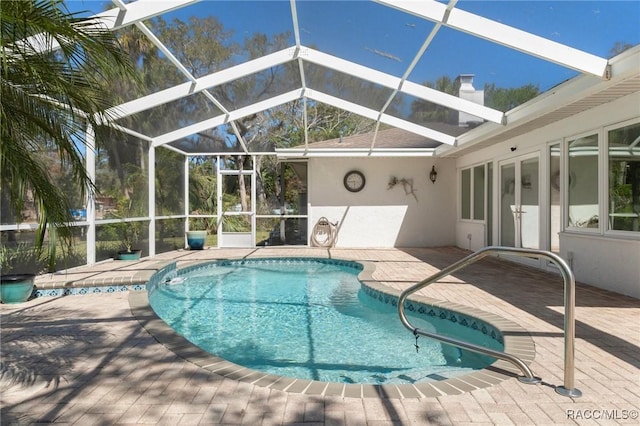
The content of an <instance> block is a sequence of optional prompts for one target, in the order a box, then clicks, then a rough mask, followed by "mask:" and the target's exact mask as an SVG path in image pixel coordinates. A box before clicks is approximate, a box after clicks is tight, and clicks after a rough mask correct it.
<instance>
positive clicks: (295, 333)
mask: <svg viewBox="0 0 640 426" xmlns="http://www.w3.org/2000/svg"><path fill="white" fill-rule="evenodd" d="M360 269H361V267H360V265H358V264H356V263H353V262H337V261H330V260H323V259H312V260H309V259H299V260H295V259H288V260H275V259H272V260H260V261H243V262H219V263H214V264H209V265H207V266H206V267H203V268H199V269H197V270H193V271H191V272H188V273H186V274H185V275H181V276H180V277H179V278H178V279H173V280H171V282H169V283H161V284H158V285H157V286H156V287H154V288H151V289H150V291H149V302H150V304H151V306H152V307H153V309H154V310H155V311H156V313H157V314H158V316H160V317H161V318H162V319H163V320H164V321H166V322H167V323H168V324H169V325H170V326H171V327H172V328H174V329H175V330H176V331H177V332H178V333H180V334H181V335H183V336H184V337H185V338H187V339H188V340H189V341H191V342H192V343H194V344H196V345H197V346H199V347H201V348H202V349H204V350H206V351H208V352H210V353H212V354H215V355H218V356H220V357H222V358H224V359H226V360H228V361H231V362H234V363H236V364H239V365H243V366H245V367H248V368H251V369H255V370H259V371H263V372H268V373H270V374H275V375H281V376H290V377H298V378H304V379H313V380H321V381H330V382H342V383H373V384H382V383H396V384H399V383H414V382H418V381H429V380H440V379H443V378H448V377H452V376H456V375H459V374H463V373H467V372H469V371H471V370H474V369H480V368H484V367H486V366H487V365H489V364H491V363H492V362H493V361H494V359H492V358H489V357H483V356H480V355H477V354H474V353H471V352H466V351H460V350H458V349H457V348H453V347H451V346H449V345H443V344H440V343H438V342H436V341H434V340H432V339H428V338H426V337H420V338H419V340H418V344H419V351H418V352H416V349H415V346H414V344H415V343H416V341H415V337H414V336H413V334H412V333H411V332H410V331H408V330H407V329H405V328H404V327H403V326H402V325H401V323H400V320H399V318H398V314H397V309H396V308H395V307H393V306H391V305H389V304H384V303H381V302H380V301H378V300H377V299H375V298H373V297H371V296H369V295H368V294H366V293H365V292H364V291H363V290H362V289H361V284H360V282H359V281H358V279H357V274H358V273H359V271H360ZM427 319H428V320H429V321H427ZM412 321H413V322H414V323H415V324H416V325H417V326H418V327H419V328H421V329H425V330H429V331H436V332H438V333H442V334H448V335H453V336H457V337H458V338H462V339H465V340H469V341H471V342H473V343H477V344H483V345H486V346H489V347H492V348H494V349H500V350H501V349H502V345H501V344H500V343H499V342H497V341H496V340H494V339H492V338H491V337H490V336H488V335H486V334H483V333H481V332H479V331H478V330H474V329H472V328H470V327H465V326H462V325H461V324H459V323H454V322H452V321H450V320H449V319H447V318H445V319H441V318H439V317H429V318H427V316H425V315H420V316H416V317H412Z"/></svg>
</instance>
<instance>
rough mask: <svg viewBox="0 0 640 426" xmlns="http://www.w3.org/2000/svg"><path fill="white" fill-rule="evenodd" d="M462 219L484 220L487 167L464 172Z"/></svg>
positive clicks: (478, 167) (462, 181)
mask: <svg viewBox="0 0 640 426" xmlns="http://www.w3.org/2000/svg"><path fill="white" fill-rule="evenodd" d="M461 183H462V188H461V191H460V193H461V197H462V198H461V200H460V201H461V202H460V206H461V216H460V217H461V218H462V219H470V220H484V198H485V166H484V165H481V166H475V167H473V168H468V169H464V170H462V176H461Z"/></svg>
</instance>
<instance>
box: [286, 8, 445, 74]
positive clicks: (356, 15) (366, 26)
mask: <svg viewBox="0 0 640 426" xmlns="http://www.w3.org/2000/svg"><path fill="white" fill-rule="evenodd" d="M296 7H297V11H298V22H299V27H300V41H301V44H302V45H303V46H308V47H312V48H314V49H317V50H320V51H322V52H324V53H327V54H330V55H333V56H336V57H338V58H342V59H346V60H349V61H352V62H355V63H358V64H361V65H365V66H368V67H370V68H371V69H375V70H378V71H382V72H384V73H387V74H391V75H394V76H396V77H402V75H403V74H404V73H405V71H406V70H407V68H408V67H409V65H410V64H411V61H412V60H413V58H414V56H415V55H416V54H417V53H418V51H419V50H420V47H421V46H422V44H423V42H424V41H425V39H426V38H427V36H428V35H429V33H430V32H431V30H432V29H433V27H434V25H435V24H434V23H432V22H429V21H426V20H424V19H420V18H418V17H414V16H411V15H409V14H407V13H404V12H401V11H399V10H396V9H392V8H389V7H387V6H384V5H382V4H378V3H376V2H370V1H302V2H297V3H296ZM302 58H303V59H304V53H303V55H302Z"/></svg>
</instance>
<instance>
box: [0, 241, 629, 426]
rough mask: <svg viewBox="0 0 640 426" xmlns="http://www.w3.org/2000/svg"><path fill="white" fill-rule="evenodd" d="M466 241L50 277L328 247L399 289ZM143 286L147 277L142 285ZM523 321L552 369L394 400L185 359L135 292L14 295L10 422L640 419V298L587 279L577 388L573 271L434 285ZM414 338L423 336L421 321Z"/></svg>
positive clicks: (432, 294) (7, 326) (7, 328)
mask: <svg viewBox="0 0 640 426" xmlns="http://www.w3.org/2000/svg"><path fill="white" fill-rule="evenodd" d="M467 254H468V252H466V251H464V250H460V249H457V248H450V247H447V248H424V249H422V248H420V249H330V250H327V249H314V248H286V247H270V248H260V249H233V250H230V249H207V250H203V251H177V252H170V253H165V254H162V255H158V256H156V257H155V258H154V259H151V260H143V261H141V262H120V261H118V262H116V261H114V262H106V263H102V264H99V265H95V266H93V267H91V268H80V269H77V270H75V271H72V272H71V273H68V274H66V275H64V276H62V275H48V276H46V277H41V278H39V279H38V285H39V286H41V287H43V288H45V287H47V285H53V283H54V282H56V283H57V284H56V285H59V283H60V282H66V283H68V284H69V283H72V282H80V281H82V282H94V283H98V282H102V283H103V284H107V283H115V284H118V283H125V284H133V283H136V282H141V281H140V280H143V279H144V277H145V276H147V275H148V274H151V273H153V271H155V270H157V269H158V267H159V265H163V264H166V262H167V261H170V260H175V261H177V262H178V266H179V267H181V266H184V265H188V264H190V263H191V262H195V261H202V260H209V259H216V258H238V257H245V256H247V257H264V256H284V257H290V256H314V257H331V258H339V259H348V260H362V261H369V262H373V263H375V266H376V269H375V272H374V278H375V279H376V280H378V281H380V282H381V284H383V285H385V286H387V287H389V288H391V289H395V290H402V289H404V288H406V287H407V286H409V285H411V284H414V283H415V282H417V281H420V280H421V279H423V278H425V277H427V276H429V275H431V274H433V273H434V272H437V271H438V270H440V269H442V268H444V267H445V266H447V265H449V264H451V263H453V262H455V261H456V260H458V259H460V258H462V257H464V256H465V255H467ZM142 282H143V281H142ZM419 294H421V295H422V296H424V297H428V298H433V299H438V300H443V301H450V302H455V303H458V304H462V305H467V306H470V307H472V308H477V309H481V310H484V311H487V312H489V313H493V314H496V315H499V316H501V317H503V318H506V319H507V320H510V321H513V322H514V323H516V324H518V325H519V326H520V327H522V328H523V329H525V330H526V331H527V332H528V334H529V335H530V336H531V338H532V339H533V341H534V343H535V347H536V355H535V359H534V360H533V361H532V362H531V364H530V366H531V369H532V370H533V372H534V373H535V374H536V375H537V376H539V377H541V378H542V379H543V383H542V384H540V385H526V384H522V383H520V382H519V381H518V380H517V379H515V378H509V379H507V380H504V381H501V382H500V383H497V384H495V385H493V386H491V387H483V388H479V389H475V390H471V391H464V392H463V391H461V392H460V393H457V394H454V395H445V394H444V393H443V394H442V395H439V396H428V397H424V396H423V397H415V395H412V396H410V397H402V398H384V397H377V398H376V397H373V398H371V397H369V398H360V397H351V396H344V395H328V394H326V393H325V394H318V395H308V394H296V393H290V392H283V391H281V390H278V389H274V388H268V387H263V386H257V385H254V384H251V383H247V382H246V381H240V380H233V379H230V378H225V377H223V376H220V375H218V374H215V373H213V372H211V371H208V370H206V369H203V368H201V367H199V366H198V365H196V364H194V363H191V362H188V361H186V360H184V359H183V358H182V357H180V356H178V355H176V354H175V353H174V352H172V351H170V350H169V349H167V348H166V347H165V346H164V345H162V344H160V343H158V342H157V340H155V339H154V338H153V337H152V336H151V335H150V334H149V333H148V332H147V331H146V330H145V328H144V327H143V325H142V324H141V323H140V322H139V321H138V320H137V319H136V317H135V316H134V315H133V314H132V310H131V306H130V304H129V294H128V293H126V292H115V293H107V294H87V295H78V296H68V297H67V296H65V297H40V298H36V299H33V300H31V301H29V302H26V303H23V304H18V305H0V306H1V308H0V309H1V313H2V325H1V327H2V329H1V331H2V347H1V348H2V379H1V380H0V392H1V396H0V402H1V403H2V418H1V423H2V424H3V425H5V424H34V423H50V422H55V423H59V424H78V425H89V424H90V425H94V424H105V425H107V424H127V423H129V424H139V423H140V424H144V423H146V424H172V425H173V424H190V425H193V424H248V425H257V424H264V425H277V424H286V425H293V424H362V425H392V424H414V425H422V424H424V425H427V424H454V425H464V424H518V425H520V424H541V425H546V424H584V423H587V424H588V423H591V424H596V420H597V423H606V424H625V423H626V424H636V423H637V422H638V419H637V418H633V417H634V416H637V414H638V410H639V409H640V348H639V347H638V346H639V345H640V301H639V300H637V299H633V298H629V297H625V296H621V295H618V294H615V293H611V292H606V291H603V290H599V289H596V288H593V287H589V286H584V285H580V284H578V286H577V291H576V351H575V353H576V372H575V375H576V388H578V389H579V390H580V391H582V393H583V396H582V397H581V398H576V399H571V398H567V397H563V396H560V395H558V394H557V393H556V392H555V391H554V387H555V386H560V385H562V381H563V333H562V327H563V315H562V312H563V292H562V279H561V278H560V276H559V275H555V274H550V273H545V272H542V271H539V270H536V269H532V268H528V267H523V266H521V265H516V264H513V263H509V262H505V261H501V260H498V259H493V258H492V259H485V260H482V261H480V262H478V263H477V264H475V265H472V266H470V267H468V268H466V269H464V270H462V271H459V272H458V273H456V274H454V275H453V276H450V277H446V278H444V279H443V280H442V281H440V282H438V283H435V284H433V285H431V286H430V287H429V288H428V289H426V290H423V291H422V292H420V293H419ZM407 333H408V338H409V339H411V338H412V337H413V336H411V334H410V332H409V331H407Z"/></svg>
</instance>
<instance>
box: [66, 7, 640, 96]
mask: <svg viewBox="0 0 640 426" xmlns="http://www.w3.org/2000/svg"><path fill="white" fill-rule="evenodd" d="M68 3H69V4H70V7H71V8H72V10H78V9H82V8H84V9H92V10H94V11H100V10H102V9H103V7H104V4H105V3H104V2H103V1H87V0H85V1H74V2H68ZM457 7H459V8H461V9H464V10H467V11H470V12H473V13H477V14H479V15H481V16H484V17H487V18H489V19H493V20H496V21H499V22H502V23H504V24H507V25H511V26H513V27H516V28H519V29H522V30H525V31H529V32H532V33H534V34H536V35H539V36H541V37H545V38H548V39H550V40H553V41H557V42H559V43H563V44H567V45H569V46H571V47H574V48H577V49H581V50H585V51H587V52H589V53H592V54H595V55H598V56H602V57H609V56H610V51H611V48H612V47H613V46H614V44H615V43H616V42H623V43H629V44H632V45H636V44H639V43H640V1H638V0H627V1H508V0H503V1H499V0H494V1H484V0H476V1H471V0H467V1H465V0H462V1H459V2H458V5H457ZM297 8H298V16H299V22H300V35H301V38H302V43H303V44H305V45H310V46H317V47H318V48H320V49H321V50H323V51H326V52H327V53H331V54H333V55H336V56H339V57H342V58H344V59H349V60H352V61H354V62H358V63H361V64H363V65H369V66H372V67H375V68H377V69H379V70H381V71H384V72H387V73H390V74H394V75H398V76H399V75H402V73H404V71H405V70H406V69H407V67H408V66H409V64H410V63H411V61H412V60H413V57H414V56H415V54H416V52H417V50H418V48H419V47H420V46H421V45H422V43H423V41H424V40H425V38H426V36H427V35H428V34H429V31H430V30H431V28H432V27H433V23H431V22H429V21H425V20H420V19H418V18H416V17H413V16H410V15H406V14H403V13H400V12H398V11H396V10H393V9H389V8H387V7H383V6H381V5H378V4H375V3H371V2H363V1H350V2H329V1H323V2H306V1H301V2H299V3H298V6H297ZM193 15H198V16H206V15H213V16H216V17H218V19H219V20H220V21H221V22H222V23H223V25H224V26H225V28H226V29H232V30H233V31H234V34H235V36H236V37H237V38H238V40H241V39H243V38H244V37H245V36H246V35H248V34H250V33H253V32H255V31H260V32H263V33H266V34H275V33H281V32H284V31H291V30H292V26H291V14H290V7H289V1H284V0H280V1H261V2H256V1H251V2H250V1H235V2H219V1H206V0H205V1H203V2H201V3H199V4H197V5H194V6H189V7H187V8H185V9H183V10H180V11H177V12H173V13H171V14H170V15H168V16H166V17H165V19H167V18H174V17H178V18H180V19H182V20H186V19H187V18H188V17H190V16H193ZM292 42H293V41H292ZM461 73H471V74H475V75H476V80H475V81H476V87H482V85H483V84H484V83H496V85H497V86H499V87H518V86H521V85H524V84H529V83H531V84H535V85H538V86H539V87H540V89H542V90H547V89H549V88H550V87H552V86H554V85H556V84H558V83H560V82H562V81H564V80H566V79H568V78H571V77H573V76H575V75H576V73H575V72H574V71H572V70H568V69H566V68H563V67H560V66H557V65H555V64H549V63H548V62H546V61H542V60H539V59H537V58H531V57H529V56H528V55H524V54H521V53H519V52H515V51H513V50H511V49H508V48H504V47H502V46H498V45H495V44H494V43H490V42H487V41H484V40H481V39H478V38H476V37H473V36H470V35H467V34H463V33H460V32H457V31H454V30H451V29H449V28H443V29H441V30H440V32H439V33H438V35H437V36H436V38H435V39H434V41H433V42H432V44H431V45H430V46H429V48H428V50H427V55H425V57H424V58H423V59H422V60H421V61H420V62H419V63H418V65H417V66H416V68H415V70H414V72H413V73H412V74H411V75H410V77H409V78H410V80H412V81H415V82H419V83H421V82H424V81H433V80H435V79H436V78H438V77H439V76H442V75H447V76H450V77H455V76H457V75H458V74H461Z"/></svg>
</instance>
